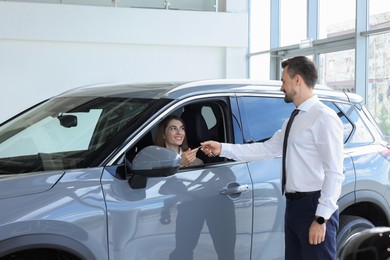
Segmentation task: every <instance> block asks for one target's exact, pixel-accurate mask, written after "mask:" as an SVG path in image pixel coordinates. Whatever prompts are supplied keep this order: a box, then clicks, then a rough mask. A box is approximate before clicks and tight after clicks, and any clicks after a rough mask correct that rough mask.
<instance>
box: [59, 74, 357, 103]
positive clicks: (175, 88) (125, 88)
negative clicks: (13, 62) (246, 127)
mask: <svg viewBox="0 0 390 260" xmlns="http://www.w3.org/2000/svg"><path fill="white" fill-rule="evenodd" d="M280 86H281V81H278V80H263V81H259V80H250V79H218V80H202V81H191V82H158V83H116V84H110V83H106V84H94V85H88V86H83V87H80V88H75V89H72V90H69V91H67V92H64V93H63V94H61V95H59V96H60V97H61V96H80V97H81V96H96V97H132V98H154V99H159V98H168V99H176V100H179V99H183V98H186V97H189V96H195V95H207V94H223V93H225V94H232V93H234V94H243V95H245V94H248V93H251V94H254V93H255V94H267V95H284V94H283V92H281V91H280ZM315 93H316V94H317V95H318V96H319V97H320V98H322V99H336V100H341V101H348V102H352V103H361V102H362V98H361V97H360V96H359V95H356V94H354V93H346V92H341V91H336V90H332V89H331V88H329V87H327V86H324V85H316V87H315Z"/></svg>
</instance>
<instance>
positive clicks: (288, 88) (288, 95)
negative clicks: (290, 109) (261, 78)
mask: <svg viewBox="0 0 390 260" xmlns="http://www.w3.org/2000/svg"><path fill="white" fill-rule="evenodd" d="M296 87H297V84H296V77H293V78H290V75H288V73H287V67H285V68H284V69H283V72H282V86H281V88H280V91H283V92H284V102H286V103H291V102H293V101H294V97H295V96H296V95H297V91H296Z"/></svg>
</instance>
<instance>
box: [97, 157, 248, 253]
mask: <svg viewBox="0 0 390 260" xmlns="http://www.w3.org/2000/svg"><path fill="white" fill-rule="evenodd" d="M102 183H103V187H104V193H105V197H106V204H107V208H108V227H109V234H108V236H109V241H110V242H109V243H110V244H109V248H110V249H109V251H110V258H112V259H156V260H157V259H158V260H160V259H180V260H182V259H200V260H204V259H224V260H225V259H226V260H229V259H236V260H242V259H250V248H251V231H252V230H251V229H252V189H251V185H250V184H251V179H250V176H249V173H248V168H247V166H246V164H245V163H234V162H232V163H226V164H218V165H214V166H202V167H200V168H192V169H191V168H188V169H186V170H181V171H180V172H179V173H177V174H176V175H173V176H170V177H165V178H149V179H148V183H147V187H146V188H144V189H131V188H130V187H129V185H128V183H127V181H126V180H120V179H117V178H115V177H113V176H112V175H111V174H110V173H109V172H108V171H105V172H104V174H103V178H102ZM239 185H242V187H245V185H248V189H247V190H245V189H243V190H242V193H236V194H229V192H231V191H232V190H234V188H235V187H236V186H239ZM221 191H224V192H225V193H226V195H222V194H221Z"/></svg>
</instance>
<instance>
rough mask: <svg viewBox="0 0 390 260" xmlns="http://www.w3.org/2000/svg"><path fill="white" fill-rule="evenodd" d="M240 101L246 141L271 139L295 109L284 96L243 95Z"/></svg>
mask: <svg viewBox="0 0 390 260" xmlns="http://www.w3.org/2000/svg"><path fill="white" fill-rule="evenodd" d="M239 102H240V107H241V117H242V121H243V125H244V129H243V130H244V138H245V141H246V142H251V141H256V142H258V141H264V140H266V139H269V138H270V137H272V135H273V134H274V133H275V132H276V131H277V130H279V129H280V128H281V127H282V125H283V123H284V121H286V120H287V119H288V118H289V117H290V114H291V112H292V111H293V110H294V105H293V104H292V103H289V104H287V103H285V102H284V100H283V98H271V97H242V98H240V101H239Z"/></svg>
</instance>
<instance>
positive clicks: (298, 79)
mask: <svg viewBox="0 0 390 260" xmlns="http://www.w3.org/2000/svg"><path fill="white" fill-rule="evenodd" d="M294 80H295V83H296V84H297V85H298V86H299V85H302V83H305V82H304V80H303V78H302V77H301V75H299V74H297V75H295V78H294Z"/></svg>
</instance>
